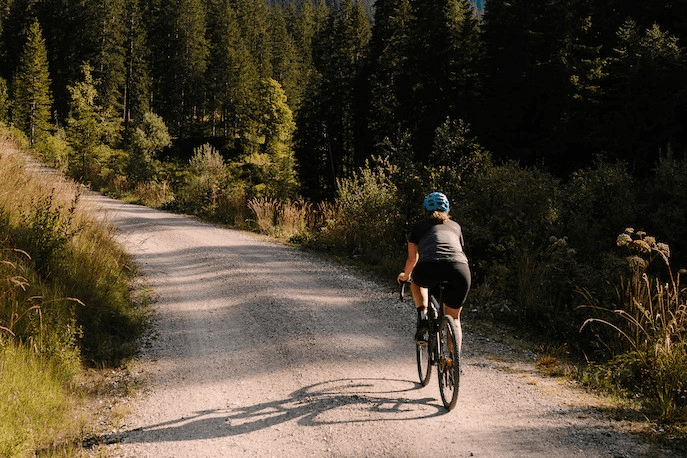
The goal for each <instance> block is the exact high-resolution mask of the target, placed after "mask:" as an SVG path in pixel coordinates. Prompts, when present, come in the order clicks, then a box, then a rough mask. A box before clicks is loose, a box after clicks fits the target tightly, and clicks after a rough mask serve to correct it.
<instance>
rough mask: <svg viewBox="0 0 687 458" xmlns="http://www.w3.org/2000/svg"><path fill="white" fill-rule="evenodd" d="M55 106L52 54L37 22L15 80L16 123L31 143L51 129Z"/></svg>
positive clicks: (27, 41) (24, 50)
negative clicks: (51, 91)
mask: <svg viewBox="0 0 687 458" xmlns="http://www.w3.org/2000/svg"><path fill="white" fill-rule="evenodd" d="M51 107H52V95H51V93H50V74H49V72H48V55H47V51H46V48H45V40H44V39H43V35H42V31H41V26H40V24H39V23H38V21H34V22H33V23H32V24H31V26H30V27H29V29H28V31H27V34H26V44H25V45H24V49H23V52H22V55H21V58H20V61H19V68H18V69H17V73H16V74H15V77H14V94H13V104H12V121H13V122H14V124H15V126H17V127H18V128H19V129H21V130H22V131H23V132H24V133H26V135H27V136H28V137H29V142H30V143H31V144H33V143H34V142H35V141H36V138H37V137H39V136H41V135H43V134H46V133H48V131H49V130H50V110H51Z"/></svg>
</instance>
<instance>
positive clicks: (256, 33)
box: [233, 0, 272, 79]
mask: <svg viewBox="0 0 687 458" xmlns="http://www.w3.org/2000/svg"><path fill="white" fill-rule="evenodd" d="M233 7H234V10H235V11H236V16H237V20H238V23H239V26H240V27H241V35H242V36H243V41H244V43H245V44H246V47H247V48H248V51H249V52H250V54H251V56H253V60H254V61H255V65H256V68H257V70H258V77H259V78H260V79H264V78H271V77H272V36H271V33H270V23H269V17H270V12H269V9H268V7H267V4H266V3H265V1H264V0H233Z"/></svg>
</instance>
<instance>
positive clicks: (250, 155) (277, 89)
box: [234, 78, 298, 199]
mask: <svg viewBox="0 0 687 458" xmlns="http://www.w3.org/2000/svg"><path fill="white" fill-rule="evenodd" d="M259 95H260V96H259V98H258V103H257V107H256V111H255V112H256V115H257V119H256V120H255V123H254V130H253V132H252V135H251V138H250V139H249V143H248V144H247V145H246V148H247V151H246V152H245V154H244V155H243V156H242V157H241V158H240V160H239V162H238V163H236V164H234V168H235V169H236V170H237V173H238V174H239V178H240V180H241V181H243V182H244V183H245V185H246V186H247V189H248V192H249V193H250V195H252V196H255V197H270V198H281V199H286V198H291V197H295V194H296V191H297V188H298V180H297V177H296V163H295V157H294V153H293V150H292V148H291V142H292V136H293V130H294V128H295V124H294V122H293V114H292V112H291V109H290V108H289V106H288V105H287V104H286V95H285V94H284V91H283V90H282V89H281V86H280V85H279V83H278V82H276V81H275V80H273V79H271V78H268V79H266V80H263V81H262V84H261V86H260V92H259Z"/></svg>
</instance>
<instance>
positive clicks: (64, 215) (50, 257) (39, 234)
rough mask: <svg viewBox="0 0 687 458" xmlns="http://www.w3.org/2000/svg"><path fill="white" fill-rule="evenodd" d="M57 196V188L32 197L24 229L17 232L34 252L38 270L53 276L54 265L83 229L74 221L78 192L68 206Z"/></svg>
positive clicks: (30, 252)
mask: <svg viewBox="0 0 687 458" xmlns="http://www.w3.org/2000/svg"><path fill="white" fill-rule="evenodd" d="M54 200H55V195H54V191H53V193H51V194H45V195H42V196H38V197H37V198H36V200H33V199H32V200H31V202H30V203H29V206H28V207H27V208H24V209H23V211H22V215H21V217H22V221H21V222H20V228H21V230H20V233H19V234H18V235H17V236H15V237H16V239H17V242H18V243H19V244H20V246H21V248H22V249H24V250H26V251H27V252H28V253H29V254H30V255H31V259H32V260H33V263H34V265H35V266H36V270H37V271H38V273H39V274H41V275H42V276H43V277H45V278H48V277H49V276H50V274H51V272H50V270H49V269H50V267H51V266H53V265H54V264H55V263H56V262H57V257H58V256H60V255H61V254H62V253H63V251H64V250H65V249H66V247H67V244H69V243H70V242H71V241H72V239H73V238H74V236H75V235H76V233H77V232H78V231H79V228H78V227H75V224H74V212H75V210H76V206H77V203H78V200H79V195H78V194H76V196H75V197H74V200H73V201H72V202H71V203H70V205H69V207H68V208H65V207H63V206H61V205H59V204H55V203H54Z"/></svg>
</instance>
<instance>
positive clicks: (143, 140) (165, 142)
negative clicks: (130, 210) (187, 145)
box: [128, 112, 172, 182]
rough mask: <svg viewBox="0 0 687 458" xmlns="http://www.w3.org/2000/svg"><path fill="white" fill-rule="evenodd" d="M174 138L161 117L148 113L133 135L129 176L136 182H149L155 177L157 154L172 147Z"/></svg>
mask: <svg viewBox="0 0 687 458" xmlns="http://www.w3.org/2000/svg"><path fill="white" fill-rule="evenodd" d="M171 144H172V138H171V136H170V135H169V131H168V130H167V126H165V123H164V121H163V120H162V118H161V117H159V116H158V115H156V114H155V113H152V112H148V113H146V114H145V115H143V121H142V122H141V123H140V125H139V126H138V127H136V129H135V130H134V132H133V133H132V135H131V153H130V161H129V170H128V174H129V177H131V178H132V179H133V180H134V181H136V182H138V181H147V180H150V179H152V178H153V177H154V176H155V172H156V167H157V157H156V156H157V154H158V153H159V152H160V151H162V150H163V149H165V148H167V147H168V146H171Z"/></svg>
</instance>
